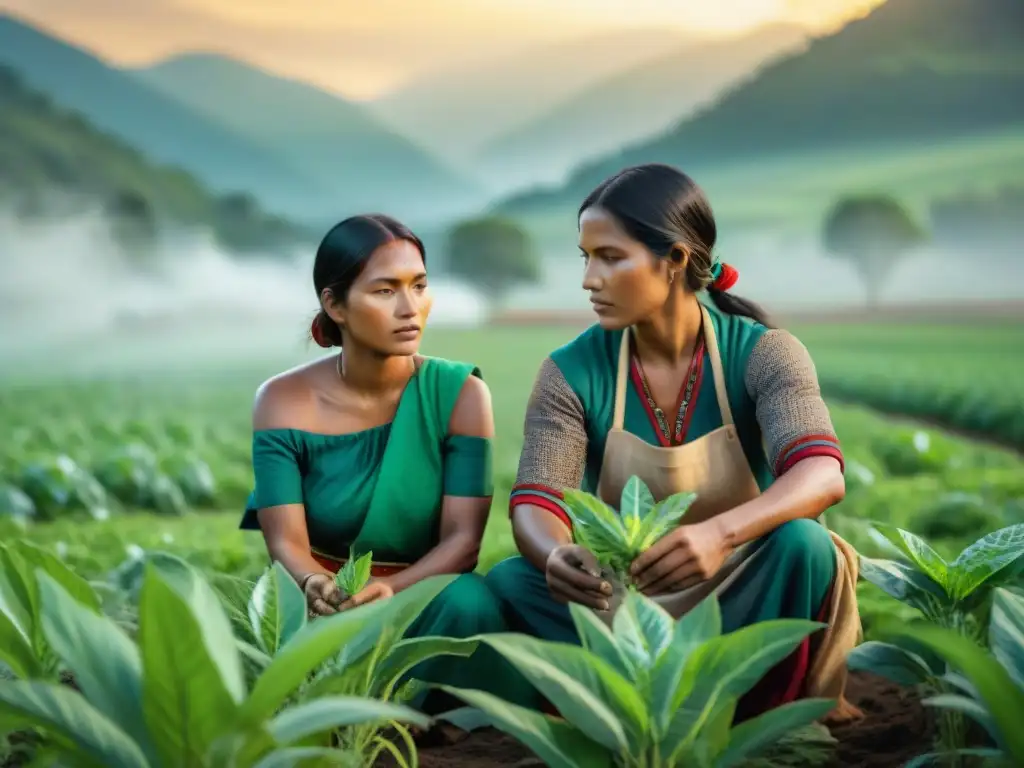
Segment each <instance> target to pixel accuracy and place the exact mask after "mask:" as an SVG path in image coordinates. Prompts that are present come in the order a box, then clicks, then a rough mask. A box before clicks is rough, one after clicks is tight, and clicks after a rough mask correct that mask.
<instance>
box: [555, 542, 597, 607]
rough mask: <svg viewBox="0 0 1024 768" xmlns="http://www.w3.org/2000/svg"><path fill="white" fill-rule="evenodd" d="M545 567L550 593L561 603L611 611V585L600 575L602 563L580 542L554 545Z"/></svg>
mask: <svg viewBox="0 0 1024 768" xmlns="http://www.w3.org/2000/svg"><path fill="white" fill-rule="evenodd" d="M544 570H545V576H546V577H547V582H548V589H549V590H550V591H551V596H552V597H554V598H555V600H557V601H558V602H560V603H579V604H580V605H585V606H587V607H588V608H593V609H594V610H597V611H607V610H608V608H609V603H608V599H609V598H610V597H611V596H612V585H611V584H609V583H608V582H607V581H604V580H603V579H602V578H601V566H600V564H599V563H598V562H597V558H596V557H594V555H593V553H591V552H590V551H589V550H587V549H584V548H583V547H581V546H579V545H578V544H563V545H562V546H560V547H555V548H554V549H553V550H551V554H549V555H548V559H547V562H546V564H545V569H544Z"/></svg>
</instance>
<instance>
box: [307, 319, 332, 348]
mask: <svg viewBox="0 0 1024 768" xmlns="http://www.w3.org/2000/svg"><path fill="white" fill-rule="evenodd" d="M309 335H310V336H312V337H313V341H315V342H316V343H317V344H319V345H320V346H321V347H324V348H325V349H327V348H329V347H333V346H334V345H333V344H332V343H331V342H330V341H329V340H328V338H327V337H326V336H325V335H324V329H323V328H322V327H321V326H320V315H319V314H318V315H317V316H316V317H314V318H313V324H312V325H311V326H310V327H309Z"/></svg>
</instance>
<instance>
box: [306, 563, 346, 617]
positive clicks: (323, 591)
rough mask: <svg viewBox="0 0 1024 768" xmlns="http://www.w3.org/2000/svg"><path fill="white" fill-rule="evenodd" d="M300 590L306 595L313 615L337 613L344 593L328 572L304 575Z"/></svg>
mask: <svg viewBox="0 0 1024 768" xmlns="http://www.w3.org/2000/svg"><path fill="white" fill-rule="evenodd" d="M302 591H303V593H304V594H305V595H306V604H307V605H308V606H309V612H310V613H311V614H313V615H314V616H330V615H331V614H332V613H337V612H338V610H339V609H340V608H341V604H342V602H343V601H344V599H345V595H344V594H343V593H342V591H341V590H340V589H338V585H337V584H335V583H334V577H333V576H331V575H330V574H329V573H314V574H312V575H311V576H308V577H306V582H305V583H304V584H303V585H302Z"/></svg>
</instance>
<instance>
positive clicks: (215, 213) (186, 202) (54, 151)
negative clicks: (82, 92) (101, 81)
mask: <svg viewBox="0 0 1024 768" xmlns="http://www.w3.org/2000/svg"><path fill="white" fill-rule="evenodd" d="M0 206H3V207H4V208H5V209H13V210H14V211H15V212H17V213H20V214H22V215H26V216H30V217H34V218H46V217H47V216H53V215H63V214H66V213H68V212H69V211H74V210H82V209H84V208H85V207H86V206H88V207H91V208H96V207H99V208H100V209H101V210H104V211H105V212H106V213H108V214H111V215H112V216H123V215H131V216H132V217H133V218H135V219H138V218H140V217H141V218H142V219H145V220H151V223H152V224H153V225H155V227H156V228H158V229H159V228H161V225H165V224H176V225H182V226H186V227H197V228H204V229H209V230H212V231H213V233H214V234H215V235H216V237H217V239H218V240H219V241H220V242H221V244H222V245H224V246H225V247H227V248H229V249H232V250H235V251H238V252H245V251H250V250H260V251H263V252H267V251H271V252H273V250H274V248H275V247H277V246H281V247H285V246H293V245H296V244H298V243H313V242H315V237H316V236H317V235H318V234H319V233H314V232H309V231H307V230H305V229H304V228H299V227H297V226H294V225H292V224H289V223H288V222H287V221H285V220H283V219H281V218H278V217H276V216H271V215H269V214H267V213H265V212H263V211H261V210H260V208H259V207H258V205H256V203H255V202H254V201H253V200H252V199H251V198H249V197H247V196H245V195H237V194H231V195H225V196H217V195H214V194H212V193H210V192H209V191H207V190H206V189H205V188H204V187H203V186H202V185H201V184H200V183H199V182H198V181H197V180H196V179H195V178H193V177H192V176H190V175H188V174H187V173H185V172H184V171H181V170H177V169H173V168H161V167H158V166H156V165H153V164H152V163H151V162H150V161H148V160H147V159H146V158H145V157H143V155H142V154H141V153H139V152H138V151H136V150H135V149H133V148H132V147H130V146H128V145H127V144H125V143H124V142H122V141H121V140H120V139H118V138H116V137H113V136H110V135H107V134H105V133H103V132H101V131H99V130H97V129H96V128H94V127H93V126H92V125H90V124H89V122H88V121H87V120H86V119H85V118H83V117H82V116H81V115H79V114H77V113H75V112H70V111H67V110H64V109H62V108H60V107H59V106H57V105H55V104H54V103H52V102H51V100H50V99H49V98H48V97H47V96H45V95H43V94H41V93H39V92H38V91H36V90H34V89H32V88H29V87H28V86H27V85H26V84H25V82H24V81H23V80H22V78H21V77H20V76H19V74H18V73H16V72H15V71H14V70H13V69H11V68H9V67H4V66H0Z"/></svg>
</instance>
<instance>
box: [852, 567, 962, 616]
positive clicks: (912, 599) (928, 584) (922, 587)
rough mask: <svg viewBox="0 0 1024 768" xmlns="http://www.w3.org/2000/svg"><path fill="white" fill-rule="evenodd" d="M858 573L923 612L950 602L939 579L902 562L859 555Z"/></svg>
mask: <svg viewBox="0 0 1024 768" xmlns="http://www.w3.org/2000/svg"><path fill="white" fill-rule="evenodd" d="M860 575H861V578H863V579H864V580H865V581H868V582H870V583H872V584H874V585H875V586H876V587H878V588H879V589H880V590H882V591H883V592H885V593H886V594H887V595H889V596H890V597H894V598H896V599H897V600H899V601H900V602H901V603H906V604H907V605H909V606H911V607H912V608H916V609H917V610H919V611H921V612H922V613H925V614H926V615H928V614H930V613H932V612H934V611H935V610H936V609H937V608H938V607H939V606H947V605H949V604H950V598H949V596H948V595H947V594H946V591H945V590H944V589H943V588H942V586H941V585H940V584H939V583H938V582H935V581H933V580H932V579H931V578H929V577H928V576H926V575H925V574H924V573H921V572H920V571H915V570H914V569H913V568H909V567H907V566H906V565H903V564H902V563H897V562H894V561H892V560H876V559H872V558H869V557H863V556H861V558H860Z"/></svg>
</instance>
